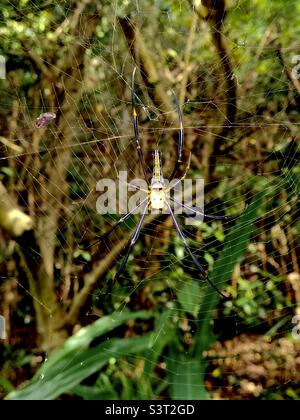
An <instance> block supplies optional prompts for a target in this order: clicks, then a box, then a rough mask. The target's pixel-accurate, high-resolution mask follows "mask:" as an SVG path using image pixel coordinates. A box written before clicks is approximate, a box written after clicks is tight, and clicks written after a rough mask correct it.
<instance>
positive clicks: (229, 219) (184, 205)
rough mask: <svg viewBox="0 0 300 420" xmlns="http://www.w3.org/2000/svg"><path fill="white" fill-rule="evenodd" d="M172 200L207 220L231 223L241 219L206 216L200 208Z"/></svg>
mask: <svg viewBox="0 0 300 420" xmlns="http://www.w3.org/2000/svg"><path fill="white" fill-rule="evenodd" d="M171 200H172V201H173V202H174V203H176V204H178V205H179V206H181V207H183V208H184V209H186V210H188V211H190V212H192V213H194V214H198V215H201V216H204V218H207V219H211V220H222V221H225V222H230V221H231V220H234V219H237V218H238V217H240V215H238V216H235V217H234V216H233V217H227V216H214V215H210V214H206V213H205V212H204V211H203V210H201V209H200V208H199V207H195V208H192V207H190V206H187V205H186V204H183V203H181V202H180V201H179V200H176V198H171Z"/></svg>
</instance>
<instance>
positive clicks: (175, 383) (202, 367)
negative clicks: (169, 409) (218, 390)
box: [168, 352, 209, 400]
mask: <svg viewBox="0 0 300 420" xmlns="http://www.w3.org/2000/svg"><path fill="white" fill-rule="evenodd" d="M205 371H206V362H205V361H204V360H203V359H201V358H199V359H189V358H185V357H182V356H181V355H180V353H179V352H176V353H175V352H171V357H170V360H169V362H168V378H169V381H170V384H171V395H172V399H174V400H207V399H209V395H208V393H207V391H206V389H205V385H204V377H205Z"/></svg>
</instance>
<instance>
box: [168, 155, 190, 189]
mask: <svg viewBox="0 0 300 420" xmlns="http://www.w3.org/2000/svg"><path fill="white" fill-rule="evenodd" d="M191 157H192V153H190V155H189V160H188V163H187V165H186V168H185V171H184V174H183V175H182V177H181V178H180V179H178V180H177V181H176V182H175V184H174V185H172V186H171V187H169V188H167V190H166V192H169V191H171V190H172V189H173V188H175V187H176V186H177V185H178V184H180V182H182V181H183V180H184V178H185V177H186V176H187V174H188V171H189V169H190V166H191Z"/></svg>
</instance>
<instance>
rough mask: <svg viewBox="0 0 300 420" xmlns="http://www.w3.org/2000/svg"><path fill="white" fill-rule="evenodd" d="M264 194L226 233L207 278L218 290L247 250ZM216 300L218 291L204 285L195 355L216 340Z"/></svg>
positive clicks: (255, 198)
mask: <svg viewBox="0 0 300 420" xmlns="http://www.w3.org/2000/svg"><path fill="white" fill-rule="evenodd" d="M264 194H265V193H264V192H260V193H258V194H257V195H256V196H255V197H254V199H253V200H252V202H251V204H250V205H249V206H248V207H247V209H246V210H245V212H244V213H243V214H242V216H241V217H240V218H239V219H238V221H237V223H236V226H235V227H234V229H233V231H232V232H231V233H230V234H229V235H228V236H227V239H226V241H225V244H224V248H223V250H222V251H221V253H220V255H219V257H218V259H217V261H216V263H215V265H214V268H213V271H212V273H211V274H210V279H211V280H212V281H213V282H214V283H215V284H216V285H217V286H218V287H219V288H220V289H222V287H224V285H225V284H226V282H227V281H228V280H229V279H230V278H231V276H232V273H233V270H234V268H235V265H236V264H237V263H239V262H240V260H241V258H242V256H243V255H244V254H245V252H246V250H247V247H248V245H249V241H250V238H251V235H252V234H253V232H254V231H255V228H256V226H255V223H256V220H257V218H258V210H259V208H260V206H261V204H262V199H263V197H264ZM219 299H220V297H219V295H218V294H217V293H215V292H214V291H212V290H210V289H209V288H207V292H206V296H205V298H204V299H203V300H202V304H201V307H200V313H201V314H203V317H201V318H200V319H199V326H198V330H197V338H196V343H195V347H194V355H199V354H202V352H203V351H204V350H206V349H207V347H208V346H209V345H210V344H211V343H212V342H213V341H214V339H215V337H214V335H213V334H212V332H211V320H212V311H213V310H214V308H216V306H217V304H218V302H219Z"/></svg>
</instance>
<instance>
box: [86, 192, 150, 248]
mask: <svg viewBox="0 0 300 420" xmlns="http://www.w3.org/2000/svg"><path fill="white" fill-rule="evenodd" d="M146 201H148V197H147V198H145V200H143V201H142V202H140V204H138V205H137V206H136V207H135V208H134V209H132V210H130V211H129V212H128V213H127V214H125V216H123V217H121V219H119V220H118V221H117V222H116V223H114V224H113V225H112V226H111V227H110V228H109V229H108V230H107V231H106V232H105V233H103V235H100V236H98V238H97V241H95V242H93V243H92V244H91V245H89V246H88V247H87V248H85V249H89V248H92V247H93V246H94V245H96V244H98V243H100V242H102V241H104V240H105V239H107V238H108V237H109V236H110V235H111V233H112V232H113V231H114V230H115V229H116V228H117V227H118V226H119V225H120V224H122V223H124V222H126V220H127V219H129V217H130V216H132V215H133V213H134V212H135V211H136V210H137V209H138V208H140V207H141V206H142V205H143V204H144V203H145V202H146Z"/></svg>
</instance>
